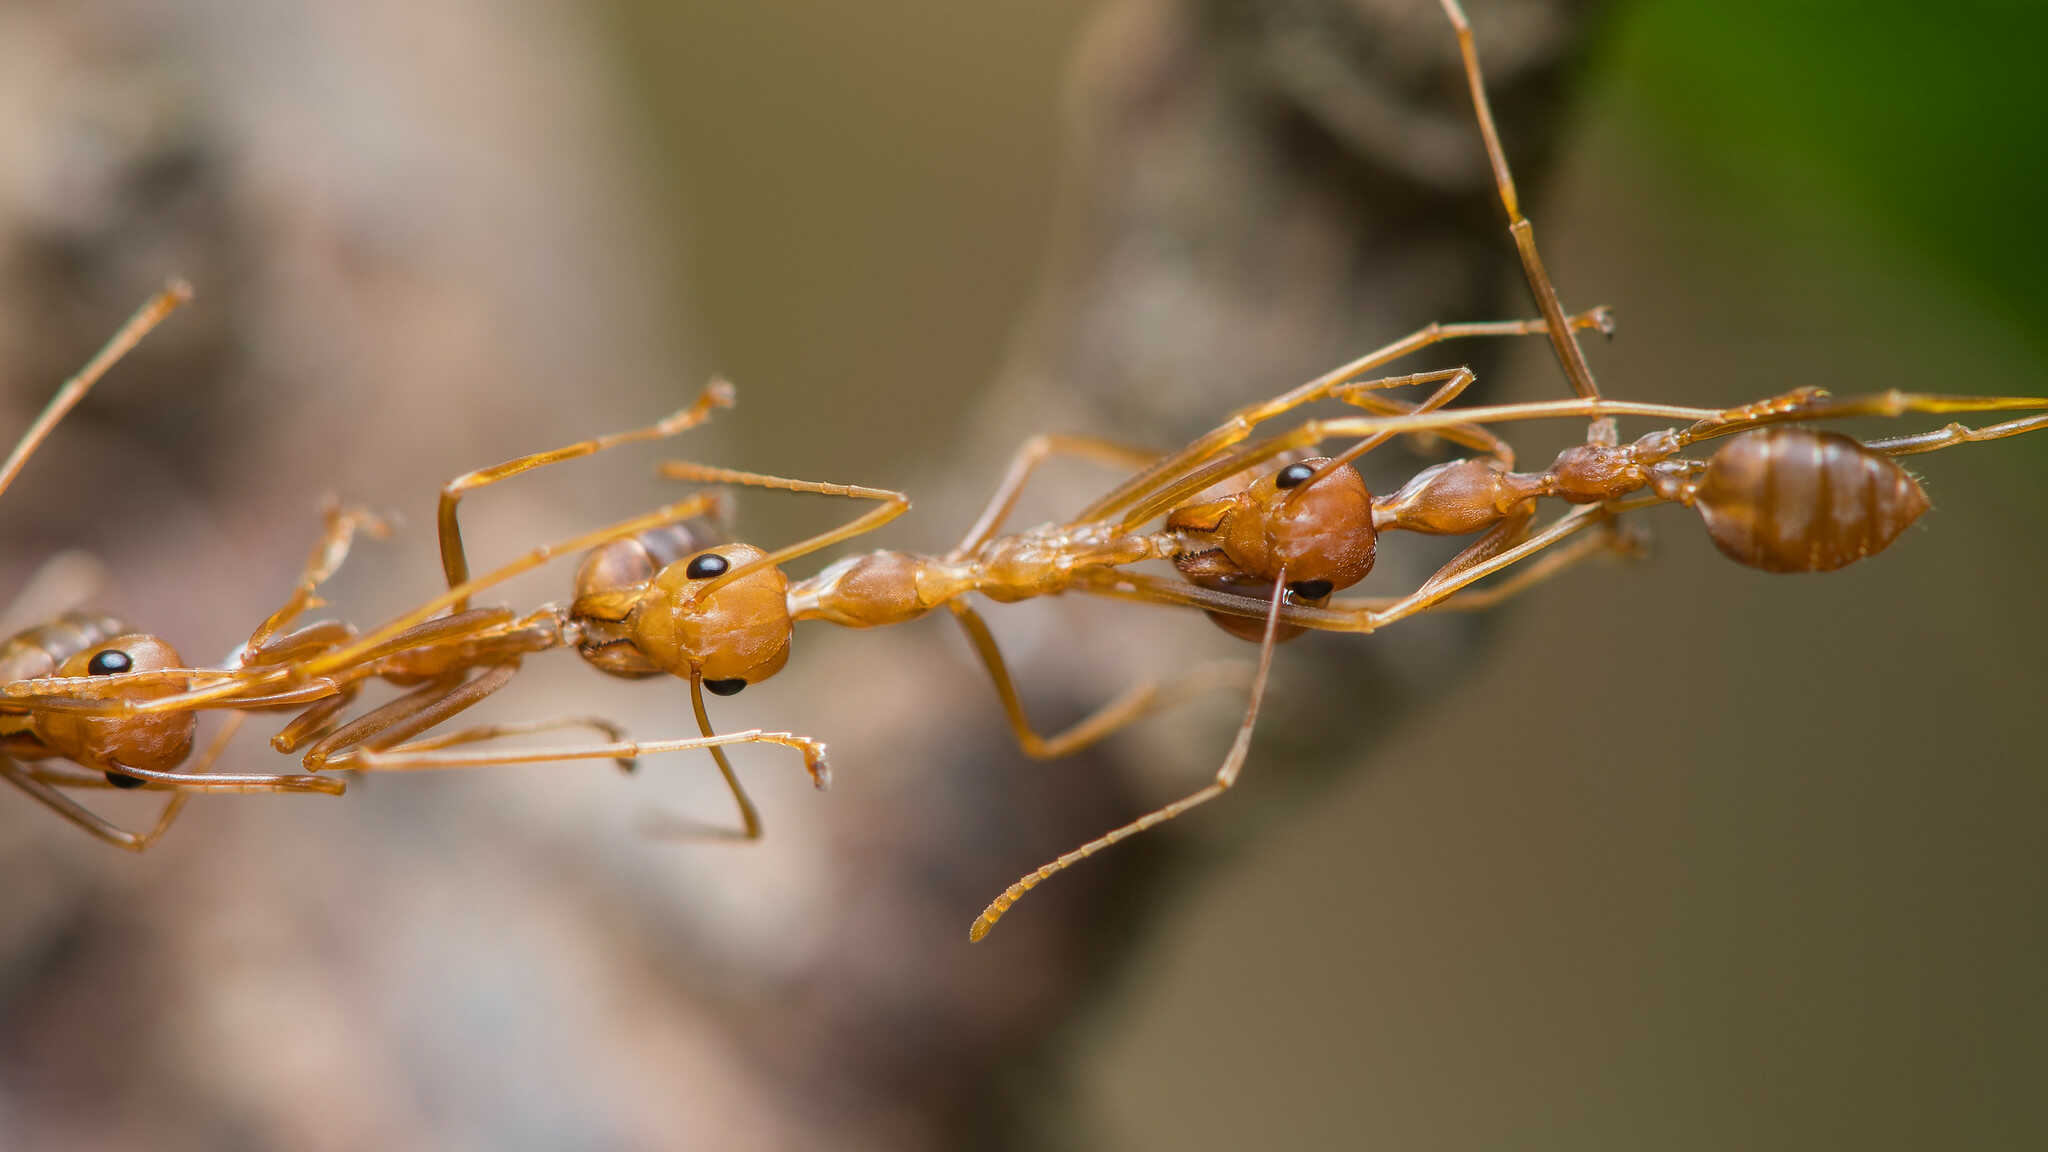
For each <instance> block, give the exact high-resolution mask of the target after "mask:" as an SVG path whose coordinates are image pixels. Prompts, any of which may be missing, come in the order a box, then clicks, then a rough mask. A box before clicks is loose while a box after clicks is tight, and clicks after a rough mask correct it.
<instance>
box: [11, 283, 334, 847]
mask: <svg viewBox="0 0 2048 1152" xmlns="http://www.w3.org/2000/svg"><path fill="white" fill-rule="evenodd" d="M190 297H191V289H190V288H188V287H186V286H185V285H183V284H176V283H174V284H172V285H171V286H170V287H168V288H166V289H165V290H164V291H162V292H159V293H158V294H157V295H156V296H155V297H153V298H151V299H150V300H149V301H148V302H147V303H145V304H144V305H143V306H142V307H141V308H140V309H138V310H137V311H136V313H135V314H134V315H133V316H131V317H130V318H129V320H128V322H127V323H126V324H124V325H122V327H121V329H120V330H119V331H118V332H116V333H115V334H114V336H113V338H112V339H111V340H109V341H108V342H107V343H106V344H105V345H104V346H103V347H102V348H101V349H100V350H99V352H98V353H97V354H96V355H94V356H93V358H92V359H91V360H90V361H88V362H87V363H86V365H85V367H84V368H82V369H80V370H79V372H78V374H77V375H75V376H73V377H72V378H71V379H69V380H67V381H65V382H64V384H63V385H62V386H61V387H59V388H58V390H57V393H56V395H55V396H54V397H53V398H52V399H51V400H50V402H49V404H48V405H47V406H46V407H45V408H44V409H43V411H42V413H41V414H40V415H39V416H37V418H36V419H35V421H34V422H33V423H31V424H30V425H29V427H28V430H27V431H25V432H24V433H23V434H22V436H21V439H20V441H19V442H17V443H16V445H15V447H14V450H13V452H11V453H10V454H9V455H8V457H7V460H6V462H5V463H4V464H0V492H4V491H5V490H6V489H7V488H8V487H10V486H11V485H12V484H13V482H14V479H15V477H16V476H18V475H20V474H21V471H22V469H23V468H24V467H26V466H27V464H28V462H29V460H30V459H31V458H32V457H33V456H34V454H35V452H36V449H37V448H39V447H40V446H41V445H42V444H43V442H44V441H46V440H47V439H48V438H49V436H50V434H51V432H52V431H53V430H54V429H55V428H56V426H57V425H58V424H59V423H60V422H61V421H62V420H63V418H64V416H65V414H66V413H68V412H69V411H70V410H71V409H72V408H73V407H75V406H76V405H77V404H78V403H79V402H80V401H81V400H83V399H84V398H85V395H86V393H87V392H89V391H90V390H91V389H92V387H93V385H94V384H96V383H97V382H98V381H99V379H100V378H101V377H102V376H104V375H105V374H106V372H107V370H108V369H109V368H111V367H112V366H113V365H114V364H115V363H116V362H118V361H119V360H120V359H121V357H122V356H124V355H125V354H126V353H127V352H128V351H129V350H130V349H131V348H133V347H134V346H135V345H136V344H137V343H138V342H139V341H140V340H141V339H142V338H143V336H144V335H146V334H147V333H148V332H149V331H150V330H151V329H153V328H154V327H156V325H157V324H159V323H161V322H162V321H163V319H164V318H165V317H166V316H168V315H170V313H171V312H172V311H174V310H175V309H176V308H177V307H178V306H179V305H181V304H182V303H184V302H185V301H186V300H187V299H189V298H190ZM342 520H344V521H346V522H345V523H343V524H342V526H341V527H339V528H336V527H334V526H332V525H331V526H330V537H329V539H328V541H327V542H326V545H325V546H324V547H323V548H322V549H321V550H319V551H318V553H317V558H316V560H315V562H314V566H313V568H311V569H309V571H308V575H307V577H306V579H305V580H304V581H303V582H302V586H301V589H300V591H299V593H298V594H296V595H294V597H293V598H292V599H291V600H290V601H289V602H288V603H287V604H286V606H285V607H284V608H282V609H280V610H279V611H278V612H277V613H275V614H274V615H273V616H271V617H270V618H268V619H267V620H265V621H264V623H263V624H261V625H259V626H258V629H257V632H256V634H255V635H254V636H252V637H251V645H250V648H248V649H245V654H250V653H252V652H253V650H254V648H255V647H258V646H260V643H261V641H263V640H264V639H265V638H267V637H268V636H269V635H270V634H271V633H272V632H273V631H274V630H275V629H276V628H278V627H282V626H283V625H284V624H285V623H287V622H289V621H290V620H291V619H292V618H293V617H295V616H296V615H298V613H299V612H300V611H302V610H303V609H304V608H305V607H307V606H308V605H309V604H310V603H311V602H312V599H313V588H314V586H315V585H317V584H318V583H319V580H320V579H321V578H323V576H324V574H325V572H326V571H330V570H331V566H330V567H328V568H324V569H323V568H321V567H320V565H321V564H322V563H324V562H326V561H327V560H329V559H330V558H331V560H332V562H333V563H337V564H338V563H339V562H340V557H341V555H342V554H344V553H345V552H346V549H347V545H346V536H347V535H348V533H349V532H350V531H352V530H353V525H354V523H355V521H353V520H350V519H348V518H347V517H346V516H343V517H342ZM60 570H61V566H60V565H58V564H56V563H53V564H51V565H50V566H48V567H47V568H46V569H45V572H46V574H47V573H51V572H57V571H60ZM73 575H74V576H75V575H76V574H75V573H74V574H73ZM77 591H79V589H77V588H75V587H70V586H68V584H67V586H66V587H64V588H63V589H61V592H62V593H63V598H64V599H66V600H69V601H73V602H75V599H76V596H75V593H76V592H77ZM342 632H345V629H343V628H341V626H339V625H332V626H326V630H324V631H323V630H321V629H319V628H315V629H312V630H308V631H306V632H304V633H301V634H299V635H298V637H297V638H296V639H295V640H293V641H291V642H289V643H288V645H287V647H289V646H290V644H298V645H300V646H301V647H302V648H303V647H305V646H311V647H315V648H317V647H319V646H320V645H322V644H324V643H327V642H328V641H329V640H332V639H335V638H338V637H339V636H340V635H341V634H342ZM182 664H183V662H182V661H181V660H180V659H179V657H178V653H177V652H176V650H174V649H173V648H172V647H171V646H170V645H169V644H168V643H166V642H165V641H163V640H161V639H159V638H157V637H155V636H151V635H148V634H146V633H142V632H138V631H136V630H134V629H132V628H130V627H129V626H128V625H126V624H124V623H122V622H121V621H119V620H117V619H115V618H113V617H110V616H106V615H102V614H95V613H85V612H78V611H67V612H61V613H59V614H58V615H56V616H55V617H53V618H52V619H50V620H47V621H45V622H44V623H42V624H39V625H36V626H34V627H30V628H27V629H25V630H23V631H20V632H17V633H15V634H14V635H13V636H10V637H8V638H7V639H6V640H5V641H4V642H0V690H4V695H0V778H5V779H6V780H7V781H8V782H9V783H11V784H13V785H14V786H15V787H16V788H18V789H20V790H21V791H22V792H23V793H24V794H26V795H27V796H29V797H30V798H31V799H33V800H35V801H37V802H38V803H40V804H42V805H43V806H45V807H46V808H48V809H50V810H51V811H52V812H55V813H56V814H57V815H58V816H60V817H62V818H64V819H65V820H68V821H70V822H71V823H72V824H74V825H77V826H78V827H80V828H82V829H84V830H85V831H86V832H89V833H91V834H92V835H94V836H97V837H99V838H100V839H101V840H103V841H106V842H107V843H110V844H113V845H115V846H117V847H120V848H124V849H127V850H129V851H133V852H140V851H143V850H144V849H146V848H148V847H149V845H150V844H151V843H152V842H154V841H155V839H156V838H157V837H158V836H160V835H162V834H163V832H164V831H165V830H166V829H167V828H169V827H170V825H171V823H172V821H173V820H175V819H176V817H177V815H178V812H179V811H180V809H181V808H182V807H183V805H184V802H185V799H186V797H187V794H188V793H190V792H194V791H216V792H325V793H329V794H338V793H339V792H341V791H342V787H341V785H340V784H339V783H338V782H336V781H331V780H321V779H317V778H313V777H303V776H268V775H228V774H215V773H212V772H211V771H210V769H211V767H212V764H213V761H214V759H215V757H217V756H218V755H219V753H220V751H221V750H222V749H223V748H225V746H226V737H228V736H230V735H232V733H233V731H234V726H235V725H236V724H237V723H238V722H239V718H240V714H239V712H238V713H237V714H236V715H235V716H233V717H231V718H230V719H229V721H228V723H227V725H226V727H225V728H224V729H223V732H222V738H221V739H219V740H216V741H215V743H214V745H213V747H212V748H211V749H209V750H208V751H207V753H206V754H205V755H203V756H202V757H201V758H200V760H199V762H198V763H197V764H195V765H193V766H191V767H190V768H189V769H185V768H181V766H183V765H184V763H185V761H186V759H187V757H189V756H190V754H191V751H192V740H193V735H194V732H195V730H196V727H197V719H196V716H195V713H194V711H193V709H194V708H196V707H205V706H211V707H233V708H238V709H239V708H244V707H252V708H254V707H288V706H290V707H295V706H298V705H300V704H304V703H306V702H307V701H309V700H313V699H317V698H318V697H319V696H321V695H322V694H324V693H325V692H327V691H328V688H327V687H326V686H325V685H322V684H312V685H307V686H302V687H301V688H299V689H295V690H291V691H287V692H285V693H282V694H277V693H272V694H268V695H250V696H246V697H245V696H243V695H242V694H241V688H242V684H241V683H240V682H239V681H238V680H237V679H236V677H237V671H236V670H235V669H219V670H208V669H187V668H184V667H183V666H182ZM209 678H210V679H212V680H213V681H214V683H212V684H210V685H209V694H208V697H207V699H206V700H205V701H198V700H193V699H190V697H191V696H192V692H191V689H192V687H193V684H194V682H195V681H196V680H201V679H209ZM174 698H177V699H175V700H174ZM95 787H98V788H106V787H114V788H124V789H126V788H152V789H159V790H168V791H172V792H174V793H175V794H174V795H173V796H172V797H171V798H170V799H169V800H168V801H166V802H165V804H164V806H163V808H162V810H161V811H160V812H159V814H158V817H157V820H156V823H155V826H154V827H153V828H152V829H151V830H150V831H148V832H144V833H135V832H130V831H127V830H126V829H123V828H120V827H118V826H116V825H115V824H113V823H112V822H110V821H109V820H107V819H106V818H104V817H102V816H100V815H99V814H98V813H96V812H94V811H92V810H91V809H89V808H87V807H86V806H85V805H83V804H82V803H80V802H79V801H78V800H77V799H76V798H74V797H73V796H72V795H71V793H72V792H73V791H74V790H84V789H91V788H95Z"/></svg>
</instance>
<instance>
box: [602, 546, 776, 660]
mask: <svg viewBox="0 0 2048 1152" xmlns="http://www.w3.org/2000/svg"><path fill="white" fill-rule="evenodd" d="M767 555H768V554H767V553H766V552H763V551H761V550H760V549H759V548H756V547H754V546H753V545H751V544H720V545H718V546H716V547H713V548H709V549H706V550H705V551H702V552H699V553H697V554H696V555H694V556H690V557H688V558H687V559H683V560H678V561H676V562H675V563H673V564H670V565H669V566H668V567H666V568H663V569H662V570H661V571H660V572H658V573H656V574H655V577H654V579H653V580H652V581H650V582H649V583H648V585H647V591H648V595H646V596H645V597H643V598H642V599H641V601H640V603H639V605H638V606H637V607H636V608H635V609H634V610H633V613H632V616H631V619H630V621H629V628H630V629H631V638H632V644H633V647H634V648H636V649H638V650H639V652H640V654H641V655H643V656H644V657H646V658H647V659H648V660H649V661H650V662H652V663H653V664H654V665H656V666H658V667H659V668H660V669H661V670H662V671H664V672H667V673H669V674H671V675H674V676H685V677H687V676H692V675H695V676H698V677H701V678H702V679H703V681H704V687H706V688H708V689H710V690H711V691H712V692H713V693H716V694H717V695H720V696H730V695H732V694H733V693H735V692H738V691H739V690H740V689H742V688H744V687H746V686H747V685H749V684H752V683H755V682H757V681H761V680H766V679H767V678H768V677H770V676H773V675H775V674H776V673H777V672H780V671H782V666H783V664H785V663H787V662H788V660H789V637H790V633H791V631H792V630H793V629H794V622H793V621H792V620H791V619H790V616H789V578H788V577H786V576H784V575H783V574H782V570H781V569H780V568H777V567H775V566H774V565H772V564H770V565H762V566H760V567H757V568H752V569H748V570H746V571H740V570H741V569H743V568H746V567H747V565H749V564H752V563H753V562H755V561H757V560H760V559H762V558H763V557H765V556H767ZM728 573H738V575H737V576H732V577H729V576H728Z"/></svg>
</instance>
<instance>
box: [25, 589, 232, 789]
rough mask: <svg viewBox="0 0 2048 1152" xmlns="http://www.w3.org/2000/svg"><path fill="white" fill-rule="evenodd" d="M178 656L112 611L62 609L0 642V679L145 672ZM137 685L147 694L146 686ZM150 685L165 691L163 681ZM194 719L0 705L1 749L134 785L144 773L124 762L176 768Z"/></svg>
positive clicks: (175, 663)
mask: <svg viewBox="0 0 2048 1152" xmlns="http://www.w3.org/2000/svg"><path fill="white" fill-rule="evenodd" d="M182 664H183V662H182V661H181V660H179V658H178V653H177V651H176V650H175V649H173V648H172V647H171V646H170V645H169V644H167V643H165V642H164V641H162V640H160V639H158V638H156V637H154V636H149V635H145V634H143V633H140V632H136V631H134V630H133V629H131V628H129V627H128V626H127V625H125V624H123V623H121V622H120V621H119V620H116V619H114V618H113V617H110V616H99V615H92V614H88V613H82V612H67V613H65V614H64V615H62V616H59V617H57V618H56V619H55V620H52V621H50V622H48V623H46V624H42V625H40V626H37V627H34V628H30V629H27V630H26V631H23V632H17V633H15V634H14V635H13V636H10V637H8V638H7V640H6V642H5V643H0V682H11V681H16V680H31V679H38V678H41V677H45V676H63V677H67V678H68V677H80V678H84V677H93V676H110V675H115V674H118V673H123V672H152V671H157V670H160V669H165V668H178V667H181V666H182ZM141 691H142V692H144V693H145V695H146V694H147V693H149V692H150V691H152V690H149V689H143V690H141ZM153 691H154V693H155V694H156V695H167V694H168V692H169V691H170V689H168V688H159V689H155V690H153ZM198 723H199V722H198V719H197V717H195V716H194V715H193V714H192V713H190V712H170V713H162V714H158V715H149V716H140V717H134V718H120V719H113V718H107V717H99V716H83V715H77V714H74V713H68V712H50V711H36V712H25V713H9V712H6V711H0V754H4V755H7V756H10V757H13V758H14V759H16V760H46V759H51V758H53V757H54V758H59V759H64V760H70V761H74V762H76V763H79V764H84V765H88V766H91V767H93V768H95V769H98V770H99V771H101V772H103V773H105V774H106V778H107V782H108V783H110V784H112V785H114V786H115V787H120V788H134V787H140V786H141V785H142V784H143V783H144V781H143V780H142V778H140V777H138V776H134V775H131V774H129V773H128V772H126V771H124V769H126V768H141V769H145V770H151V771H156V772H169V771H171V770H173V769H175V768H176V767H177V766H178V765H180V764H182V763H184V762H185V757H186V756H188V755H190V754H191V751H192V735H193V733H194V731H196V730H197V728H198Z"/></svg>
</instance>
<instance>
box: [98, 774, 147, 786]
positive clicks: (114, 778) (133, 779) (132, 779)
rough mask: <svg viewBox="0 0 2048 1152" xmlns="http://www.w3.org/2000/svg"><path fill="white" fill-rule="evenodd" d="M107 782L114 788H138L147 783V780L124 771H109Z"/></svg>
mask: <svg viewBox="0 0 2048 1152" xmlns="http://www.w3.org/2000/svg"><path fill="white" fill-rule="evenodd" d="M107 783H109V784H112V785H113V786H114V787H116V788H140V787H142V786H143V785H144V784H147V783H149V781H147V780H144V779H142V778H141V777H139V776H130V775H128V774H127V773H126V772H109V773H107Z"/></svg>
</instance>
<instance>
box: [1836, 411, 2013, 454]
mask: <svg viewBox="0 0 2048 1152" xmlns="http://www.w3.org/2000/svg"><path fill="white" fill-rule="evenodd" d="M2043 428H2048V415H2041V416H2028V417H2025V418H2023V419H2020V420H2007V421H2006V422H2005V423H2003V424H1993V425H1991V426H1989V427H1986V428H1965V427H1964V426H1962V425H1961V424H1953V423H1952V424H1949V425H1947V426H1945V427H1942V428H1937V429H1935V430H1934V431H1932V432H1922V433H1920V434H1919V435H1917V436H1892V437H1888V438H1886V439H1883V440H1869V441H1866V442H1864V445H1863V446H1864V447H1865V448H1868V449H1870V450H1871V451H1873V452H1882V453H1884V454H1885V455H1887V456H1915V455H1918V454H1920V453H1922V452H1935V451H1939V450H1940V449H1943V448H1953V447H1955V446H1956V445H1958V444H1982V443H1984V442H1985V441H1987V440H2003V439H2005V438H2006V437H2007V436H2018V435H2020V434H2021V433H2023V432H2038V431H2040V430H2041V429H2043Z"/></svg>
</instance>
